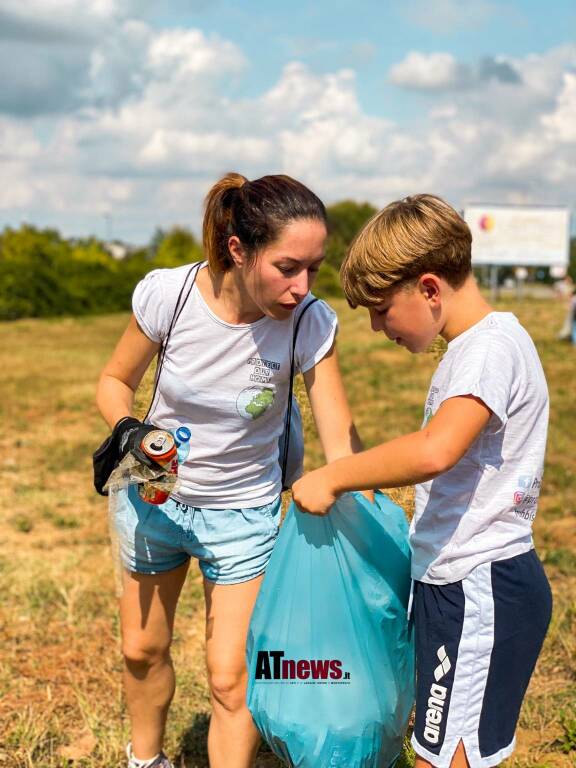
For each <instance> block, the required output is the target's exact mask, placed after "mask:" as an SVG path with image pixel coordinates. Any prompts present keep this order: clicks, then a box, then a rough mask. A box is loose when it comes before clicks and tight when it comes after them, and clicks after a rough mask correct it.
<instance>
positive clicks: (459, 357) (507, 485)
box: [410, 312, 548, 584]
mask: <svg viewBox="0 0 576 768" xmlns="http://www.w3.org/2000/svg"><path fill="white" fill-rule="evenodd" d="M459 395H474V396H475V397H478V398H479V399H480V400H482V402H484V403H485V404H486V405H487V406H488V408H490V410H491V411H492V416H491V417H490V421H489V422H488V424H487V426H486V427H485V428H484V430H483V431H482V433H481V434H480V435H479V436H478V438H477V439H476V440H475V441H474V443H473V444H472V445H471V446H470V448H469V450H468V451H467V453H466V454H465V456H464V457H463V458H462V459H461V460H460V461H459V462H458V463H457V464H456V466H454V467H453V468H452V469H451V470H449V471H448V472H445V473H444V474H442V475H439V476H438V477H436V478H435V479H434V480H429V481H428V482H426V483H420V484H419V485H417V486H416V511H415V514H414V518H413V520H412V524H411V527H410V543H411V546H412V577H413V578H414V579H416V580H418V581H424V582H427V583H430V584H449V583H452V582H455V581H460V580H461V579H463V578H464V577H465V576H467V575H468V574H469V573H470V571H471V570H472V569H473V568H475V567H476V566H477V565H480V564H481V563H485V562H492V561H495V560H503V559H506V558H509V557H513V556H515V555H519V554H522V553H523V552H527V551H528V550H530V549H531V548H532V547H533V542H532V522H533V520H534V517H535V515H536V506H537V503H538V496H539V493H540V486H541V484H542V473H543V467H544V452H545V448H546V434H547V429H548V387H547V385H546V379H545V376H544V371H543V369H542V365H541V363H540V359H539V357H538V353H537V351H536V348H535V346H534V343H533V341H532V339H531V338H530V336H529V335H528V333H527V331H526V330H525V329H524V328H523V327H522V326H521V325H520V323H519V322H518V320H517V319H516V317H515V316H514V315H513V314H512V313H510V312H491V313H490V314H489V315H487V316H486V317H485V318H483V319H482V320H481V321H480V322H479V323H477V324H476V325H474V326H473V327H472V328H469V329H468V330H467V331H465V332H464V333H462V334H460V336H457V337H456V338H455V339H453V340H452V341H451V342H450V343H449V344H448V350H447V352H446V353H445V355H444V357H443V359H442V361H441V363H440V365H439V366H438V368H437V370H436V372H435V373H434V376H433V377H432V382H431V385H430V389H429V392H428V398H427V400H426V405H425V412H424V422H423V426H424V425H425V424H426V423H427V422H428V420H429V419H430V418H431V417H432V416H433V415H434V414H435V413H436V411H437V410H438V408H439V407H440V405H441V404H442V403H443V402H444V401H445V400H448V399H449V398H451V397H457V396H459Z"/></svg>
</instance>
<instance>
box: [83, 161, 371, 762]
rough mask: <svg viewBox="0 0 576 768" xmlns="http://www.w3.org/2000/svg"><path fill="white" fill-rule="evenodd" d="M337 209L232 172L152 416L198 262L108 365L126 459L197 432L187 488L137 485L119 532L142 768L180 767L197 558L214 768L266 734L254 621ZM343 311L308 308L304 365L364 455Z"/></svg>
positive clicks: (317, 398) (106, 381) (168, 277)
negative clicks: (178, 699) (178, 662)
mask: <svg viewBox="0 0 576 768" xmlns="http://www.w3.org/2000/svg"><path fill="white" fill-rule="evenodd" d="M326 233H327V232H326V211H325V209H324V206H323V204H322V202H321V201H320V200H319V199H318V198H317V197H316V195H314V194H313V193H312V192H311V191H310V190H309V189H307V188H306V187H305V186H304V185H302V184H300V183H299V182H297V181H295V180H294V179H291V178H290V177H288V176H265V177H263V178H261V179H257V180H255V181H247V180H246V179H245V178H244V177H243V176H240V175H238V174H228V175H227V176H225V177H224V178H222V179H221V180H220V181H219V182H218V183H217V184H215V185H214V187H213V188H212V189H211V190H210V192H209V193H208V196H207V199H206V211H205V217H204V226H203V235H204V248H205V253H206V256H207V264H203V265H201V266H200V267H199V269H198V271H197V274H196V279H195V283H194V285H193V288H192V290H191V292H190V294H189V296H188V298H187V299H186V302H185V304H184V306H183V309H182V311H181V313H180V315H179V316H178V320H177V322H176V323H175V324H174V325H173V328H172V329H171V332H170V340H169V343H168V345H167V350H166V353H165V357H164V363H163V368H162V374H161V376H160V379H159V382H158V390H157V393H156V396H155V397H154V401H153V403H152V405H151V409H150V412H149V414H148V416H147V418H146V422H147V423H148V425H142V424H140V423H139V422H137V421H136V420H135V419H133V418H131V412H132V405H133V399H134V393H135V391H136V389H137V388H138V385H139V384H140V381H141V379H142V377H143V375H144V373H145V371H146V369H147V368H148V366H149V365H150V363H151V362H152V360H153V358H154V357H155V356H156V354H157V353H158V350H159V348H160V345H161V343H162V341H163V339H165V338H166V334H167V332H168V328H169V326H170V323H171V321H172V318H173V316H174V310H175V307H176V303H177V299H178V296H179V295H180V292H181V290H182V287H183V284H184V281H185V278H186V276H188V275H189V271H190V266H185V267H179V268H175V269H162V270H156V271H155V272H151V273H150V274H148V275H147V276H146V277H145V278H144V280H142V282H141V283H139V285H138V286H137V287H136V290H135V292H134V297H133V309H134V315H133V317H132V318H131V320H130V322H129V325H128V327H127V329H126V331H125V333H124V335H123V336H122V338H121V339H120V342H119V344H118V346H117V347H116V350H115V351H114V353H113V355H112V358H111V360H110V361H109V363H108V364H107V365H106V367H105V369H104V371H103V373H102V376H101V379H100V383H99V388H98V398H97V400H98V406H99V408H100V410H101V412H102V415H103V416H104V418H105V419H106V421H107V422H108V424H109V425H110V426H111V427H114V429H115V432H116V435H117V437H118V438H119V445H120V446H121V449H122V453H125V452H126V451H127V450H129V449H130V448H134V447H136V446H137V445H138V443H139V441H140V440H141V439H142V435H143V434H144V433H145V432H146V431H147V430H149V429H150V428H151V427H150V426H149V425H151V424H153V425H155V426H156V427H161V428H165V429H170V430H175V429H177V428H178V427H180V426H182V425H183V426H187V427H188V428H189V429H190V431H191V434H192V437H191V440H190V448H189V455H188V458H187V459H186V461H185V462H184V464H182V465H181V467H180V472H179V477H180V481H181V484H180V487H179V488H178V491H177V493H175V494H174V495H173V497H171V498H170V499H169V500H168V501H167V502H166V503H165V504H163V505H160V506H153V505H150V504H146V503H145V502H144V501H142V499H140V498H139V496H138V493H137V491H136V489H135V488H131V489H130V490H129V491H127V492H122V494H121V496H120V510H119V513H118V515H117V520H116V523H117V528H118V532H119V537H120V543H121V551H122V559H123V564H124V567H125V572H124V577H123V578H124V584H123V595H122V598H121V605H120V610H121V623H122V638H123V654H124V659H125V671H124V682H125V689H126V697H127V702H128V710H129V713H130V719H131V726H132V740H131V744H130V745H129V747H128V757H129V766H130V768H139V767H142V766H146V768H150V767H151V766H154V768H169V766H170V765H171V764H170V762H169V761H168V758H167V757H166V756H165V755H164V753H163V752H162V751H161V749H162V739H163V735H164V728H165V723H166V716H167V712H168V707H169V704H170V701H171V699H172V696H173V693H174V672H173V668H172V663H171V659H170V644H171V640H172V630H173V624H174V614H175V610H176V605H177V602H178V597H179V595H180V591H181V589H182V586H183V584H184V580H185V577H186V573H187V571H188V566H189V562H190V557H191V556H194V557H197V558H198V559H199V561H200V568H201V570H202V573H203V577H204V593H205V598H206V662H207V670H208V681H209V686H210V694H211V702H212V717H211V720H210V729H209V733H208V754H209V759H210V765H211V766H212V768H248V767H249V766H251V765H252V763H253V760H254V757H255V754H256V751H257V748H258V744H259V736H258V733H257V731H256V728H255V727H254V724H253V722H252V718H251V716H250V713H249V711H248V709H247V707H246V703H245V697H246V684H247V671H246V665H245V656H244V654H245V645H246V636H247V631H248V623H249V620H250V615H251V612H252V608H253V606H254V602H255V599H256V596H257V593H258V589H259V587H260V583H261V581H262V577H263V573H264V570H265V568H266V564H267V562H268V559H269V557H270V554H271V551H272V547H273V546H274V541H275V539H276V536H277V533H278V526H279V523H280V492H281V472H280V467H279V464H278V448H277V443H278V438H279V436H280V434H281V432H282V428H283V422H284V415H285V411H286V405H287V401H288V388H289V379H290V357H291V351H292V339H293V333H294V324H295V321H297V319H298V318H299V316H300V314H301V312H302V309H303V308H304V307H305V306H306V304H307V303H308V302H309V301H310V299H311V297H310V294H309V290H310V287H311V285H312V283H313V282H314V278H315V277H316V274H317V272H318V270H319V268H320V265H321V263H322V260H323V252H324V244H325V240H326ZM336 326H337V322H336V316H335V314H334V312H333V311H332V310H331V309H330V308H329V307H328V306H327V305H326V304H325V303H324V302H322V301H317V302H316V303H315V304H314V305H313V306H310V307H309V308H308V309H307V310H306V312H305V314H304V315H303V316H302V320H301V323H300V328H299V332H298V336H297V341H296V348H295V356H294V359H295V369H296V371H300V372H302V373H303V376H304V382H305V386H306V390H307V393H308V397H309V399H310V404H311V408H312V412H313V414H314V418H315V421H316V425H317V428H318V432H319V436H320V440H321V443H322V446H323V449H324V453H325V456H326V460H327V461H333V460H334V459H337V458H339V457H341V456H344V455H347V454H349V453H351V452H355V451H358V450H360V449H361V445H360V442H359V440H358V437H357V435H356V431H355V429H354V425H353V423H352V419H351V415H350V410H349V407H348V404H347V401H346V396H345V394H344V390H343V386H342V381H341V377H340V373H339V369H338V363H337V358H336V352H335V345H334V338H335V334H336Z"/></svg>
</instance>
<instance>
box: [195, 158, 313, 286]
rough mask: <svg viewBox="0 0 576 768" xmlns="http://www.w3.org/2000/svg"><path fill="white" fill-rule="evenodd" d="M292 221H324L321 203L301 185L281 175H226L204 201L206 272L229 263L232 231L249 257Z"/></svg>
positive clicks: (225, 269) (228, 265)
mask: <svg viewBox="0 0 576 768" xmlns="http://www.w3.org/2000/svg"><path fill="white" fill-rule="evenodd" d="M297 219H316V220H318V221H322V222H323V223H324V224H326V223H327V218H326V209H325V208H324V204H323V203H322V201H321V200H320V198H318V197H316V195H315V194H314V193H313V192H311V191H310V190H309V189H308V187H305V186H304V184H301V183H300V182H299V181H296V179H292V178H291V177H290V176H283V175H276V176H262V178H261V179H256V180H255V181H248V179H246V178H245V177H244V176H241V175H240V174H239V173H228V174H226V176H224V177H223V178H221V179H220V181H218V182H216V184H214V186H213V187H212V189H211V190H210V191H209V192H208V194H207V195H206V201H205V213H204V224H203V228H202V235H203V241H204V253H205V255H206V258H207V259H208V264H209V267H210V270H211V272H212V273H213V274H217V273H219V272H227V271H228V270H229V269H230V267H231V266H232V258H231V256H230V252H229V250H228V240H229V238H230V237H231V236H232V235H236V237H237V238H238V239H239V240H240V242H241V243H242V246H243V247H244V249H245V251H246V254H247V256H248V257H249V258H250V257H254V256H255V254H256V253H257V251H258V250H259V249H260V248H263V247H265V246H266V245H270V243H273V242H274V241H275V240H277V239H278V238H279V237H280V234H281V232H282V230H283V229H284V227H285V226H286V225H288V224H289V223H290V222H291V221H296V220H297Z"/></svg>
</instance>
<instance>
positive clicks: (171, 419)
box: [132, 265, 337, 509]
mask: <svg viewBox="0 0 576 768" xmlns="http://www.w3.org/2000/svg"><path fill="white" fill-rule="evenodd" d="M204 266H205V265H203V266H202V267H200V268H201V269H202V268H204ZM190 269H191V267H190V265H185V266H183V267H177V268H175V269H158V270H154V271H153V272H149V273H148V274H147V275H146V277H145V278H144V279H143V280H142V281H141V282H140V283H138V285H137V286H136V289H135V291H134V295H133V298H132V308H133V311H134V315H135V317H136V320H137V322H138V325H139V326H140V327H141V329H142V330H143V331H144V333H145V334H146V336H148V338H149V339H151V340H152V341H156V342H162V341H163V340H164V339H165V338H166V335H167V331H168V328H169V326H170V322H171V320H172V317H173V315H174V309H175V306H176V302H177V300H178V295H179V294H180V290H181V288H182V285H183V283H184V280H185V278H186V276H187V275H188V273H189V271H190ZM189 284H190V283H189V282H188V285H189ZM185 294H186V291H184V295H185ZM310 298H311V296H310V295H309V296H308V297H307V298H306V299H305V300H304V301H303V302H302V304H301V305H300V307H298V308H297V309H296V310H294V312H293V313H292V314H291V316H290V317H289V318H288V319H286V320H274V319H272V318H270V317H263V318H261V319H260V320H257V321H256V322H254V323H243V324H237V325H236V324H232V323H227V322H225V321H224V320H222V319H220V318H219V317H217V316H216V315H215V314H214V313H213V312H212V311H211V309H210V308H209V307H208V305H207V304H206V302H205V301H204V299H203V298H202V295H201V293H200V291H199V289H198V287H197V286H196V285H194V287H193V289H192V291H191V293H190V295H189V297H188V299H187V301H186V304H185V305H184V309H183V311H182V313H181V314H180V315H179V318H178V320H177V322H176V323H175V325H174V327H173V329H172V331H171V333H170V338H169V341H168V346H167V350H166V355H165V358H164V364H163V368H162V373H161V376H160V380H159V385H158V391H157V393H156V397H155V398H154V403H153V404H152V408H151V410H150V413H149V415H148V418H147V421H148V422H149V423H152V424H156V425H158V426H159V427H162V428H165V429H170V430H175V429H177V428H178V427H179V426H187V427H188V428H189V429H190V431H191V433H192V437H191V439H190V447H189V454H188V457H187V459H186V460H185V461H184V463H183V464H181V465H180V468H179V479H180V486H179V489H178V492H177V493H175V494H174V496H175V498H177V499H178V500H180V501H182V502H184V503H186V504H190V505H191V506H197V507H209V508H213V509H226V508H245V507H256V506H261V505H264V504H268V503H270V502H271V501H273V500H274V499H275V498H276V497H277V496H278V494H279V493H280V491H281V476H280V474H281V473H280V468H279V465H278V438H279V437H280V435H281V433H282V430H283V427H284V415H285V411H286V406H287V404H288V390H289V380H290V356H291V350H292V338H293V333H294V326H295V323H296V322H297V320H298V317H299V314H300V312H301V310H302V308H303V307H304V306H305V305H306V304H307V303H308V302H309V301H310ZM336 331H337V319H336V314H335V313H334V312H333V310H332V309H330V307H328V305H327V304H325V303H324V302H323V301H317V302H316V303H315V304H314V305H313V306H311V307H310V309H309V310H307V311H306V313H305V315H304V317H303V318H302V322H301V324H300V328H299V331H298V337H297V342H296V350H295V361H294V362H295V366H294V367H295V371H296V372H302V373H304V372H306V371H308V370H309V369H310V368H312V367H313V366H315V365H316V364H317V363H318V362H319V361H320V360H322V358H323V357H325V356H326V354H327V353H328V352H329V351H330V349H331V347H332V345H333V343H334V338H335V335H336Z"/></svg>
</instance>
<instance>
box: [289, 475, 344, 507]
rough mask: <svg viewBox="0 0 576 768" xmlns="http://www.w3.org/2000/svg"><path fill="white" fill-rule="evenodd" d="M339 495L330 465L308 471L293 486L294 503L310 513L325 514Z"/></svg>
mask: <svg viewBox="0 0 576 768" xmlns="http://www.w3.org/2000/svg"><path fill="white" fill-rule="evenodd" d="M339 495H340V494H339V493H338V492H337V490H336V487H335V483H334V482H333V480H332V478H331V473H330V470H329V468H328V467H321V468H320V469H316V470H314V472H308V474H307V475H304V477H301V478H300V480H296V482H295V483H294V485H293V486H292V498H293V499H294V503H295V504H296V506H297V507H298V508H299V509H300V510H301V511H302V512H308V514H310V515H325V514H326V513H327V512H329V511H330V507H331V506H332V504H334V502H335V501H336V499H337V498H338V496H339Z"/></svg>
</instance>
